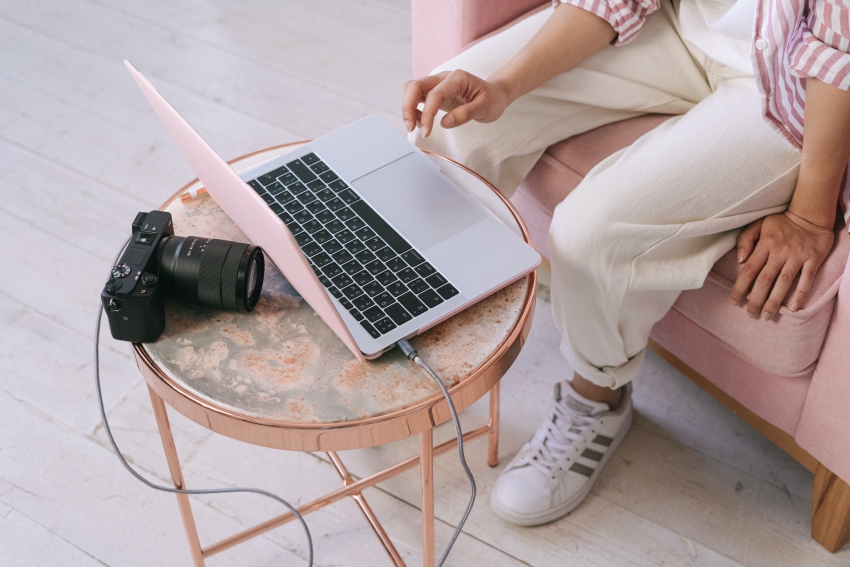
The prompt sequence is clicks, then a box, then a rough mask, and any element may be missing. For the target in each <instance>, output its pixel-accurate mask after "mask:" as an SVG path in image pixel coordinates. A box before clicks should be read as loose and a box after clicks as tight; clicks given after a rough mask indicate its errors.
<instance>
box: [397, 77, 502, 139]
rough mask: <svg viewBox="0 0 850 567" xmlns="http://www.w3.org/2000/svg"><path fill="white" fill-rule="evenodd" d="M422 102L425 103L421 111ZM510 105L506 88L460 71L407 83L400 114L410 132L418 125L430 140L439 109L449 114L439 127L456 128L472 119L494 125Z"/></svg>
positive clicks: (444, 117)
mask: <svg viewBox="0 0 850 567" xmlns="http://www.w3.org/2000/svg"><path fill="white" fill-rule="evenodd" d="M419 103H425V104H424V106H423V107H422V110H421V111H420V110H419V109H418V107H419ZM510 103H511V100H510V95H509V93H508V89H507V88H506V87H505V85H503V84H501V83H498V82H487V81H485V80H484V79H479V78H478V77H476V76H475V75H472V74H471V73H467V72H466V71H461V70H460V69H458V70H455V71H451V72H449V71H444V72H442V73H438V74H437V75H430V76H428V77H422V78H421V79H414V80H412V81H407V82H406V83H404V97H403V101H402V105H401V114H402V117H403V118H404V125H405V126H407V131H408V132H412V131H413V129H414V128H415V127H416V126H419V127H420V129H421V131H422V135H423V136H424V137H428V135H429V134H431V130H433V128H434V119H435V118H436V116H437V111H438V110H445V111H446V112H447V114H446V115H445V116H443V119H442V120H440V125H441V126H442V127H443V128H455V127H456V126H460V125H462V124H466V123H467V122H469V121H470V120H475V121H477V122H493V121H494V120H496V119H497V118H499V117H500V116H501V115H502V113H503V112H504V111H505V109H506V108H507V107H508V105H509V104H510Z"/></svg>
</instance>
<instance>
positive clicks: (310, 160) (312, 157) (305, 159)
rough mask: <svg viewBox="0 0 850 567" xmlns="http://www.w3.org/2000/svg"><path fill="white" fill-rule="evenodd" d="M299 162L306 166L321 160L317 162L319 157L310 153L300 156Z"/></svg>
mask: <svg viewBox="0 0 850 567" xmlns="http://www.w3.org/2000/svg"><path fill="white" fill-rule="evenodd" d="M301 161H303V162H304V163H306V164H307V165H313V164H314V163H318V162H319V161H321V160H319V156H317V155H316V154H314V153H312V152H310V153H309V154H307V155H306V156H301Z"/></svg>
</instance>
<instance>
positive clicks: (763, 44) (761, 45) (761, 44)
mask: <svg viewBox="0 0 850 567" xmlns="http://www.w3.org/2000/svg"><path fill="white" fill-rule="evenodd" d="M756 49H759V50H764V49H767V40H766V39H763V38H758V39H757V40H756Z"/></svg>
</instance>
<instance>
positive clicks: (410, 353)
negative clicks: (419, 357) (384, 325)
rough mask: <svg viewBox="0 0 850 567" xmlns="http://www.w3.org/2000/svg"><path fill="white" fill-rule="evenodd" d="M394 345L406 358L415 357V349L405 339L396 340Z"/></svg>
mask: <svg viewBox="0 0 850 567" xmlns="http://www.w3.org/2000/svg"><path fill="white" fill-rule="evenodd" d="M396 346H397V347H398V348H399V350H401V352H402V353H403V354H404V356H406V357H407V358H408V360H413V359H414V358H416V349H414V348H413V346H411V344H410V343H409V342H407V339H401V340H400V341H397V342H396Z"/></svg>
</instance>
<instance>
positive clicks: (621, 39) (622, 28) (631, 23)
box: [552, 0, 661, 45]
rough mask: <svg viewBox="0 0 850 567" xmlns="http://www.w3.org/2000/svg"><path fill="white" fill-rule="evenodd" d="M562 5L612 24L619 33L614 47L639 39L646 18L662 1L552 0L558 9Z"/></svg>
mask: <svg viewBox="0 0 850 567" xmlns="http://www.w3.org/2000/svg"><path fill="white" fill-rule="evenodd" d="M561 3H564V4H570V5H572V6H575V7H577V8H581V9H583V10H587V11H588V12H590V13H591V14H594V15H596V16H599V17H600V18H602V19H603V20H605V21H606V22H608V23H609V24H611V27H613V28H614V31H616V32H617V39H616V40H615V41H614V45H623V44H626V43H629V42H630V41H631V40H633V39H634V38H635V37H637V34H638V33H640V30H641V29H642V28H643V24H644V22H645V21H646V17H647V16H648V15H649V14H651V13H652V12H654V11H656V10H657V9H658V8H660V7H661V2H660V0H552V4H554V5H555V6H556V7H557V6H558V4H561Z"/></svg>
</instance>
